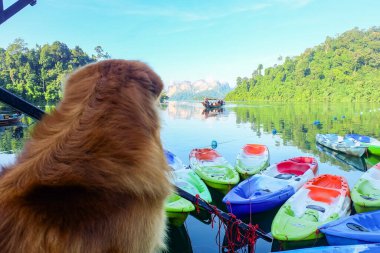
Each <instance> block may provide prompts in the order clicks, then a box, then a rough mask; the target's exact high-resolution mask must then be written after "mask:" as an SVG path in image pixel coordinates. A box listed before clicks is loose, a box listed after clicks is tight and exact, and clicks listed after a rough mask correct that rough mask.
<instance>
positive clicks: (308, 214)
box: [272, 174, 351, 242]
mask: <svg viewBox="0 0 380 253" xmlns="http://www.w3.org/2000/svg"><path fill="white" fill-rule="evenodd" d="M350 204H351V199H350V197H349V188H348V185H347V182H346V180H345V179H344V178H343V177H340V176H335V175H329V174H325V175H321V176H319V177H316V178H314V179H311V180H310V181H308V182H307V183H306V184H305V185H304V186H303V187H302V188H301V189H300V190H298V191H297V192H296V194H294V195H293V196H292V197H291V198H290V199H289V200H287V201H286V202H285V204H284V205H283V206H282V207H281V208H280V210H279V211H278V213H277V214H276V216H275V217H274V220H273V223H272V235H273V237H274V238H276V239H277V240H280V241H293V242H295V241H308V240H312V239H316V238H319V237H322V236H323V234H321V233H319V232H318V230H317V229H318V227H319V226H321V225H323V224H325V223H327V222H330V221H333V220H336V219H338V218H341V217H346V216H348V215H349V214H350V212H351V209H350Z"/></svg>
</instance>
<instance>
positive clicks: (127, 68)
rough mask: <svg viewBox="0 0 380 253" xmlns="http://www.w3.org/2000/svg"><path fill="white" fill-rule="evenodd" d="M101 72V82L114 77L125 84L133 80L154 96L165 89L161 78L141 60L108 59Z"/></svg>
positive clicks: (101, 65) (101, 66)
mask: <svg viewBox="0 0 380 253" xmlns="http://www.w3.org/2000/svg"><path fill="white" fill-rule="evenodd" d="M99 72H100V81H101V82H100V83H104V82H105V81H106V79H113V80H118V82H120V84H121V85H124V86H125V85H130V84H131V83H132V82H130V81H132V80H133V81H135V82H136V83H138V85H141V86H142V87H143V88H145V89H146V90H148V91H150V92H151V93H152V94H153V95H154V97H158V96H159V95H160V93H161V91H162V89H163V83H162V81H161V78H160V77H159V76H158V75H157V74H156V73H155V72H154V71H153V70H152V69H151V68H150V67H149V66H148V65H146V64H145V63H142V62H139V61H125V60H106V61H103V62H102V63H101V64H100V67H99Z"/></svg>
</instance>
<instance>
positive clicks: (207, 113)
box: [202, 108, 227, 119]
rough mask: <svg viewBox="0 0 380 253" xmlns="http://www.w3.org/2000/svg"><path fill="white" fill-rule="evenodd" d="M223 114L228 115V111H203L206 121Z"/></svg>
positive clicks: (221, 109)
mask: <svg viewBox="0 0 380 253" xmlns="http://www.w3.org/2000/svg"><path fill="white" fill-rule="evenodd" d="M223 113H225V114H226V115H227V111H226V109H224V108H213V109H203V111H202V115H204V117H205V118H206V119H207V118H209V117H217V116H218V115H222V114H223Z"/></svg>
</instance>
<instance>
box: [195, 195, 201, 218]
mask: <svg viewBox="0 0 380 253" xmlns="http://www.w3.org/2000/svg"><path fill="white" fill-rule="evenodd" d="M199 198H200V197H199V194H196V195H195V210H197V214H199V213H200V211H201V210H200V209H199Z"/></svg>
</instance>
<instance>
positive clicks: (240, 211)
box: [223, 157, 318, 218]
mask: <svg viewBox="0 0 380 253" xmlns="http://www.w3.org/2000/svg"><path fill="white" fill-rule="evenodd" d="M317 169H318V163H317V160H315V158H313V157H294V158H291V159H288V160H285V161H282V162H279V163H276V164H274V165H272V166H270V167H268V168H266V169H265V170H264V171H262V172H261V173H260V174H256V175H253V176H252V177H250V178H248V179H246V180H244V181H242V182H241V183H240V184H238V185H237V186H235V187H234V188H232V189H231V191H229V192H228V193H227V194H226V196H225V197H224V198H223V202H224V203H225V204H226V206H227V209H228V211H229V212H230V213H233V214H234V215H236V216H237V217H239V218H242V217H245V216H249V215H250V214H252V213H259V212H264V211H267V210H270V209H272V208H275V207H277V206H280V205H281V204H283V203H284V202H285V201H286V200H287V199H289V198H290V197H291V196H292V195H293V194H294V193H295V192H296V191H297V190H298V189H299V188H300V187H301V186H302V185H304V184H305V183H306V182H307V181H308V180H310V179H311V178H313V177H314V176H315V173H316V171H317Z"/></svg>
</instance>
